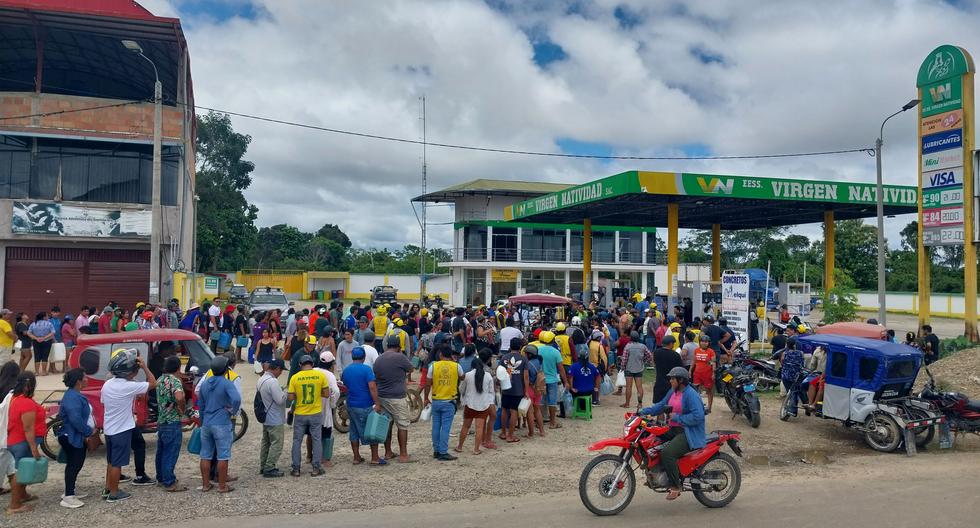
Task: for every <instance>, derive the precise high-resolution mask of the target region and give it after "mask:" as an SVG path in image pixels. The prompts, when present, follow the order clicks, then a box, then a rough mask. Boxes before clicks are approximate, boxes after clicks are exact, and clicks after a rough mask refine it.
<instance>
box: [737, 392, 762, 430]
mask: <svg viewBox="0 0 980 528" xmlns="http://www.w3.org/2000/svg"><path fill="white" fill-rule="evenodd" d="M742 398H744V401H743V405H744V407H745V411H744V412H745V417H746V418H747V419H748V420H749V425H751V426H752V428H753V429H756V428H758V427H759V425H760V424H761V423H762V413H761V412H760V409H759V398H758V397H757V396H756V395H755V394H745V395H744V396H742Z"/></svg>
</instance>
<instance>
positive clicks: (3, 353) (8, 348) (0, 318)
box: [0, 308, 17, 477]
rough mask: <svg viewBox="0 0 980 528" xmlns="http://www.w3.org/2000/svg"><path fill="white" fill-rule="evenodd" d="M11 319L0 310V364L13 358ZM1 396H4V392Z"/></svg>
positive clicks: (13, 338) (14, 335) (14, 337)
mask: <svg viewBox="0 0 980 528" xmlns="http://www.w3.org/2000/svg"><path fill="white" fill-rule="evenodd" d="M13 319H14V313H13V312H11V311H10V310H8V309H6V308H4V309H2V310H0V364H3V363H6V362H8V361H10V360H12V359H13V353H14V341H16V340H17V334H16V333H15V332H14V327H13ZM3 396H6V394H4V395H3ZM0 477H3V475H0Z"/></svg>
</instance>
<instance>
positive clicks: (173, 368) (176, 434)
mask: <svg viewBox="0 0 980 528" xmlns="http://www.w3.org/2000/svg"><path fill="white" fill-rule="evenodd" d="M179 371H180V358H179V357H177V356H167V358H166V359H164V360H163V375H162V376H161V377H160V379H158V380H157V393H156V397H157V452H156V458H155V459H154V462H155V466H156V473H157V482H158V483H159V484H160V485H161V486H163V489H164V491H167V492H171V493H174V492H181V491H187V486H183V485H181V484H180V483H179V482H178V481H177V476H176V475H175V474H174V468H175V467H176V466H177V459H178V458H179V457H180V445H181V442H182V441H183V433H182V431H181V423H180V420H181V417H182V416H184V414H185V413H186V405H187V402H186V399H185V396H184V384H183V383H182V382H181V381H180V378H178V377H177V373H178V372H179Z"/></svg>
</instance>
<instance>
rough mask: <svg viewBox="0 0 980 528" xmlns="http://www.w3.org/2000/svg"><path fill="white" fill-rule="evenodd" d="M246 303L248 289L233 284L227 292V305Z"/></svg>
mask: <svg viewBox="0 0 980 528" xmlns="http://www.w3.org/2000/svg"><path fill="white" fill-rule="evenodd" d="M246 302H248V288H246V287H245V285H244V284H234V285H232V287H231V288H230V289H229V290H228V303H229V304H244V303H246Z"/></svg>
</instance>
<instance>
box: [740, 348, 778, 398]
mask: <svg viewBox="0 0 980 528" xmlns="http://www.w3.org/2000/svg"><path fill="white" fill-rule="evenodd" d="M733 364H734V365H738V366H741V367H742V369H743V370H745V372H746V373H747V374H748V375H749V377H750V378H751V379H752V383H753V384H755V388H756V390H762V391H765V390H773V389H778V388H779V384H780V383H781V381H780V378H779V369H778V368H776V362H775V361H772V360H766V359H756V358H753V357H751V356H742V357H737V356H736V358H735V361H734V363H733Z"/></svg>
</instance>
